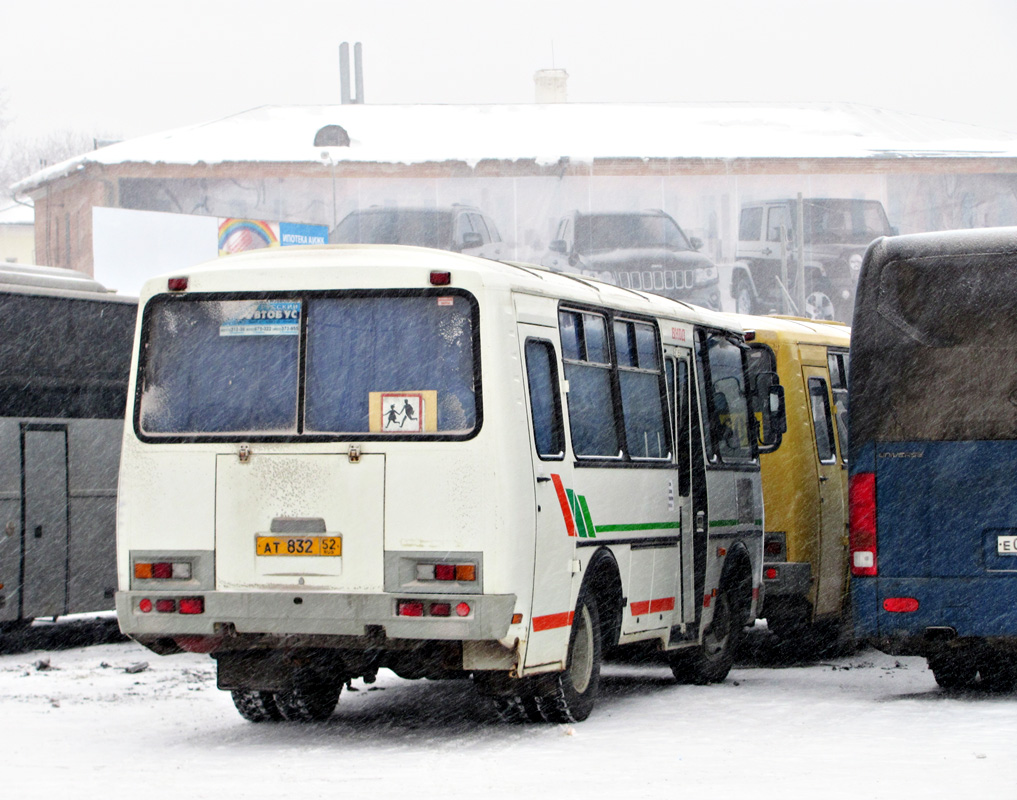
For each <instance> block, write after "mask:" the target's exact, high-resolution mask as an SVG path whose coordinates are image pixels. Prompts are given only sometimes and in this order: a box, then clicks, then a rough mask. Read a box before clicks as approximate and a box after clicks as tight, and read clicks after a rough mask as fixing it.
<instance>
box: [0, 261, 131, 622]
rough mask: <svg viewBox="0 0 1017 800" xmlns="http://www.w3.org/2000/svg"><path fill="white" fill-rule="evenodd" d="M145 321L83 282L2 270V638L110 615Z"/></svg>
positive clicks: (19, 268) (44, 272)
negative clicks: (119, 499) (122, 466)
mask: <svg viewBox="0 0 1017 800" xmlns="http://www.w3.org/2000/svg"><path fill="white" fill-rule="evenodd" d="M136 316H137V300H136V299H134V298H130V297H122V296H119V295H116V294H113V293H111V292H109V291H107V290H106V289H105V288H104V287H103V286H102V285H101V284H99V283H97V282H96V281H94V280H92V279H91V278H89V277H88V276H87V275H84V274H83V273H80V272H75V271H72V270H68V269H59V268H55V267H38V266H29V265H21V264H4V265H2V266H0V631H9V630H12V629H14V628H17V627H19V626H22V625H25V624H27V623H29V622H31V621H32V619H33V618H34V617H55V616H59V615H63V614H71V613H77V612H86V611H102V610H108V609H112V608H113V595H114V592H115V590H116V585H117V575H116V569H115V527H114V526H115V513H116V488H117V469H118V464H119V459H120V440H121V438H122V435H123V434H122V431H123V420H124V406H125V400H126V397H127V378H128V370H129V365H130V360H131V340H132V336H133V332H134V328H135V317H136Z"/></svg>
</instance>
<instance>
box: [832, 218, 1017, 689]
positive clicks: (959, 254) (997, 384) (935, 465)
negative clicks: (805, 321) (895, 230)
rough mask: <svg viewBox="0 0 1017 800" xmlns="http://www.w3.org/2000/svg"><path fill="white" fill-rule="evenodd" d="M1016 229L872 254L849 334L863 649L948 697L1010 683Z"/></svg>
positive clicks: (1016, 562) (1015, 528)
mask: <svg viewBox="0 0 1017 800" xmlns="http://www.w3.org/2000/svg"><path fill="white" fill-rule="evenodd" d="M1014 363H1017V229H998V230H985V231H965V232H954V233H947V234H924V235H916V236H904V237H895V238H892V239H884V240H880V241H878V242H877V243H875V244H874V245H873V246H872V247H871V248H870V250H869V253H868V254H867V256H866V262H865V266H864V267H863V272H862V278H861V281H860V283H859V299H858V305H857V307H856V310H855V324H854V329H853V335H852V374H851V386H850V392H851V404H850V414H851V434H850V435H851V465H850V471H851V477H850V483H849V492H850V506H851V511H850V514H851V531H850V539H851V559H852V573H853V578H852V595H853V604H854V611H855V627H856V633H857V634H858V635H859V636H863V637H867V638H870V639H872V640H874V641H875V642H876V643H877V644H879V646H881V647H882V648H884V649H886V650H888V651H890V652H896V653H913V654H919V655H924V656H926V657H927V658H928V659H929V663H930V666H931V667H932V669H933V671H934V673H935V674H936V677H937V680H939V682H940V683H941V684H943V685H944V686H951V687H956V686H967V685H986V686H1007V687H1009V686H1012V685H1013V683H1014V678H1015V676H1017V602H1015V599H1017V547H1015V543H1017V495H1015V493H1014V491H1013V481H1014V478H1013V476H1014V474H1015V472H1014V468H1015V467H1017V379H1015V377H1014V369H1013V364H1014Z"/></svg>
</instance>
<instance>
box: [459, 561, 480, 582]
mask: <svg viewBox="0 0 1017 800" xmlns="http://www.w3.org/2000/svg"><path fill="white" fill-rule="evenodd" d="M476 579H477V568H476V567H475V566H474V565H473V564H456V580H457V581H475V580H476Z"/></svg>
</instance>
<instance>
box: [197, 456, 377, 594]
mask: <svg viewBox="0 0 1017 800" xmlns="http://www.w3.org/2000/svg"><path fill="white" fill-rule="evenodd" d="M384 496H385V456H384V455H382V454H371V455H360V456H358V457H357V458H356V460H351V459H350V457H349V455H348V454H347V453H336V454H326V453H316V454H306V453H302V454H286V453H278V452H273V453H258V452H257V449H256V448H253V452H249V453H245V454H241V453H238V452H233V453H230V454H220V455H219V456H218V457H217V460H216V511H215V538H216V542H215V552H216V568H215V571H216V588H217V589H218V590H220V591H231V590H234V591H249V590H252V589H255V590H257V589H293V590H298V589H299V590H304V589H313V588H321V589H329V590H334V591H346V592H380V591H382V590H383V586H384Z"/></svg>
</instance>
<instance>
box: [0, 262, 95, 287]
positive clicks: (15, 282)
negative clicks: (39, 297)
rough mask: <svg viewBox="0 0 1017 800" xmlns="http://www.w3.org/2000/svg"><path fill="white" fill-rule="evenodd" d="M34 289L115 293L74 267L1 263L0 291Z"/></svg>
mask: <svg viewBox="0 0 1017 800" xmlns="http://www.w3.org/2000/svg"><path fill="white" fill-rule="evenodd" d="M33 289H44V290H47V289H48V290H54V292H55V293H58V294H59V293H63V292H86V293H91V294H113V290H112V289H107V288H106V287H105V286H103V285H102V284H101V283H99V282H98V281H97V280H95V279H94V278H92V277H91V276H89V275H86V274H85V273H84V272H78V271H77V270H74V269H64V268H63V267H44V266H39V265H36V264H16V263H11V264H0V291H12V290H13V291H20V292H25V291H28V292H31V291H32V290H33ZM47 293H49V292H47Z"/></svg>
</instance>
